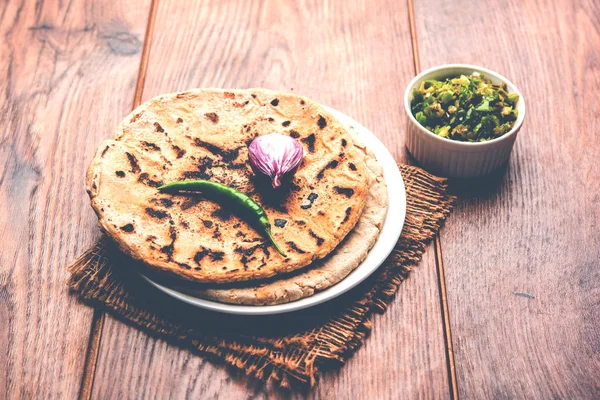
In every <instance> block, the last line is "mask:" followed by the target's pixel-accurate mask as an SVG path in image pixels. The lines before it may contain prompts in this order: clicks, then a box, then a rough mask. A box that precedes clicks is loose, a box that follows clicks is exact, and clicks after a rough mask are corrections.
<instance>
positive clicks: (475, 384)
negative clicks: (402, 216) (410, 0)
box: [415, 0, 600, 399]
mask: <svg viewBox="0 0 600 400" xmlns="http://www.w3.org/2000/svg"><path fill="white" fill-rule="evenodd" d="M415 14H416V22H417V37H418V45H419V52H420V54H421V64H422V65H423V68H428V67H431V66H433V65H436V64H443V63H448V62H461V63H473V64H479V65H483V66H486V67H488V68H491V69H493V70H496V71H499V72H500V73H502V74H504V75H505V76H507V77H508V78H509V79H510V80H511V81H513V82H514V83H515V84H516V85H517V86H518V87H519V88H520V89H521V91H522V92H523V95H524V97H525V101H526V103H527V108H528V111H527V112H528V115H527V116H526V121H525V124H524V127H523V129H522V131H521V132H520V133H519V138H518V139H517V143H516V148H515V149H514V152H513V155H512V157H511V160H510V162H509V165H508V168H507V170H505V171H500V172H499V173H496V174H495V175H493V176H491V177H488V178H485V179H481V180H478V181H471V182H455V188H456V192H457V193H458V195H459V196H460V202H459V205H458V208H457V209H456V210H455V212H454V214H453V215H452V216H451V217H450V219H449V221H448V222H447V226H446V228H445V229H444V230H443V232H442V237H441V243H442V247H443V258H444V263H445V267H446V283H447V292H448V301H449V307H450V317H451V325H452V334H453V345H454V350H455V361H456V372H457V376H458V389H459V393H460V395H461V396H462V397H464V398H577V399H588V398H589V399H592V398H598V397H600V335H599V332H600V311H599V310H600V307H599V306H600V302H599V299H600V250H599V249H600V229H599V226H600V214H599V213H598V201H599V199H600V168H598V160H599V159H600V133H599V132H600V124H599V123H598V121H599V117H600V104H599V103H598V101H597V93H598V90H599V89H600V70H599V67H598V65H599V61H600V59H599V56H598V49H599V48H600V4H599V3H598V2H594V1H577V2H571V1H567V0H553V1H546V2H541V1H533V0H528V1H516V0H513V1H499V0H498V1H488V2H485V3H481V4H478V6H477V7H475V6H474V5H473V4H472V2H470V1H455V2H446V1H441V0H425V1H419V2H416V3H415ZM465 22H467V23H465Z"/></svg>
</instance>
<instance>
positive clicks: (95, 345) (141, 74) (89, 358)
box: [79, 0, 158, 400]
mask: <svg viewBox="0 0 600 400" xmlns="http://www.w3.org/2000/svg"><path fill="white" fill-rule="evenodd" d="M157 8H158V0H151V2H150V11H149V13H148V22H147V24H146V33H145V35H144V45H143V47H142V55H141V59H140V69H139V71H138V78H137V82H136V85H135V93H134V96H133V107H132V110H133V109H135V108H136V107H137V106H139V105H140V104H141V102H142V94H143V92H144V84H145V82H146V72H147V70H148V60H149V59H150V47H151V45H152V36H153V33H154V23H155V21H156V10H157ZM104 315H105V314H104V312H103V311H102V310H100V309H94V316H93V318H92V325H91V329H90V340H89V342H88V347H87V351H86V355H85V364H84V366H83V375H82V378H81V386H80V389H79V400H89V399H91V396H92V389H93V386H94V377H95V374H96V364H97V363H98V355H99V352H100V342H101V339H102V328H103V327H104Z"/></svg>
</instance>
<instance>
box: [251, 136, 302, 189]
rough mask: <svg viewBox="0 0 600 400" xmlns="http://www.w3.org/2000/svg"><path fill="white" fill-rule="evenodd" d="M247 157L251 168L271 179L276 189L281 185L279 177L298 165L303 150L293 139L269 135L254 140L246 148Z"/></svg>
mask: <svg viewBox="0 0 600 400" xmlns="http://www.w3.org/2000/svg"><path fill="white" fill-rule="evenodd" d="M248 156H249V158H250V164H251V165H252V168H253V169H254V170H255V171H259V172H261V173H263V174H265V175H267V176H268V177H269V178H271V185H272V186H273V189H276V188H278V187H279V186H280V185H281V177H282V176H283V175H285V174H286V173H288V172H290V171H293V170H294V169H295V168H296V167H297V166H298V164H300V162H301V161H302V157H303V156H304V149H303V148H302V145H301V144H300V143H298V141H297V140H296V139H294V138H291V137H289V136H285V135H282V134H280V133H271V134H270V135H265V136H260V137H257V138H256V139H254V140H253V141H252V143H250V146H248Z"/></svg>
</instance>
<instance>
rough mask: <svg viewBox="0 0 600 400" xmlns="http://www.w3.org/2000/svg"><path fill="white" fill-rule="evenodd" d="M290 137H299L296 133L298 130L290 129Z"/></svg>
mask: <svg viewBox="0 0 600 400" xmlns="http://www.w3.org/2000/svg"><path fill="white" fill-rule="evenodd" d="M290 137H293V138H294V139H298V138H299V137H300V134H299V133H298V131H295V130H293V129H292V130H291V131H290Z"/></svg>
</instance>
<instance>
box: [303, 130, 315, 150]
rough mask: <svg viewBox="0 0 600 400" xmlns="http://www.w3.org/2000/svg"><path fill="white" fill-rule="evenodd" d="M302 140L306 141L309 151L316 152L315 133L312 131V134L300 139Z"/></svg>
mask: <svg viewBox="0 0 600 400" xmlns="http://www.w3.org/2000/svg"><path fill="white" fill-rule="evenodd" d="M300 141H301V142H302V143H306V145H307V146H308V151H309V152H311V153H314V152H315V134H314V133H311V134H310V135H308V136H307V137H305V138H304V139H300Z"/></svg>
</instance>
